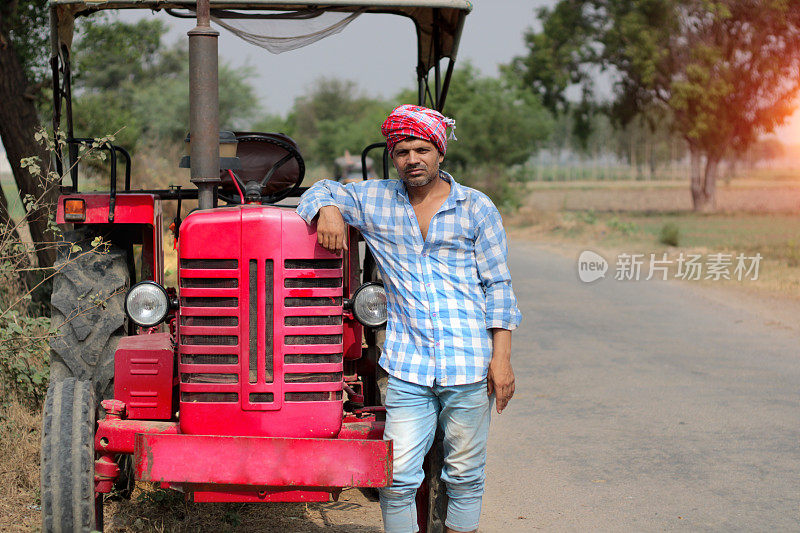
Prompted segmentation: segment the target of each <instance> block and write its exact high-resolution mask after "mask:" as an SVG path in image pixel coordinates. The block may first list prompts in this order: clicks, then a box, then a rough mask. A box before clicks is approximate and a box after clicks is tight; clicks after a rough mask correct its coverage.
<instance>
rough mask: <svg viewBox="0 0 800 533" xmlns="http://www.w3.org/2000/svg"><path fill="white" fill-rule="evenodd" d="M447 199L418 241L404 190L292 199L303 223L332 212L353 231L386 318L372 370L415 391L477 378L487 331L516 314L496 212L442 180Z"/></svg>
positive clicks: (390, 187)
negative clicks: (373, 267)
mask: <svg viewBox="0 0 800 533" xmlns="http://www.w3.org/2000/svg"><path fill="white" fill-rule="evenodd" d="M442 177H443V178H444V179H446V180H449V182H450V184H451V187H450V195H449V196H448V197H447V199H446V200H445V201H444V204H442V206H441V207H440V208H439V210H438V211H437V212H436V214H434V215H433V218H432V219H431V222H430V225H429V227H428V235H427V239H426V240H424V241H423V239H422V233H421V232H420V229H419V225H418V223H417V218H416V215H415V213H414V208H413V207H412V206H411V203H410V202H409V199H408V193H407V192H406V188H405V184H404V183H403V182H402V181H400V180H369V181H361V182H355V183H348V184H347V185H342V184H340V183H337V182H335V181H330V180H322V181H319V182H317V183H315V184H314V185H313V186H312V187H311V188H310V189H309V190H308V191H307V192H306V193H305V194H303V197H302V199H301V200H300V205H299V206H298V207H297V213H298V214H299V215H300V216H301V217H303V219H304V220H305V221H306V222H308V223H311V221H312V220H313V219H314V217H315V216H316V215H317V212H318V211H319V209H320V208H321V207H323V206H326V205H335V206H337V207H338V208H339V210H340V211H341V213H342V217H343V218H344V220H345V222H347V223H348V224H350V225H351V226H353V227H355V228H357V229H358V230H359V231H361V234H362V235H363V236H364V240H365V241H366V243H367V245H368V246H369V247H370V250H372V253H373V255H374V256H375V259H376V261H377V263H378V267H379V269H380V271H381V275H382V276H383V280H384V285H385V287H386V297H387V300H388V302H387V306H388V311H389V320H388V322H387V324H386V342H385V344H384V346H383V352H382V355H381V358H380V361H379V364H380V365H381V366H382V367H383V368H385V369H386V371H387V372H388V373H389V374H390V375H392V376H395V377H397V378H400V379H402V380H404V381H410V382H412V383H416V384H419V385H427V386H432V385H433V384H434V383H436V384H439V385H465V384H468V383H475V382H478V381H481V380H482V379H484V378H485V377H486V373H487V370H488V367H489V361H490V360H491V358H492V335H491V332H490V331H489V330H490V329H491V328H502V329H508V330H513V329H515V328H516V327H517V325H519V323H520V321H521V319H522V314H521V313H520V311H519V309H518V308H517V300H516V298H515V297H514V292H513V290H512V288H511V274H510V273H509V271H508V266H507V264H506V256H507V254H508V250H507V247H506V234H505V230H504V229H503V224H502V220H501V218H500V213H499V212H498V211H497V208H496V207H495V206H494V204H493V203H492V201H491V200H490V199H489V198H488V197H487V196H486V195H485V194H483V193H481V192H479V191H476V190H475V189H471V188H469V187H465V186H463V185H459V184H458V183H456V181H455V180H454V179H452V177H451V176H450V175H449V174H447V173H444V172H443V173H442Z"/></svg>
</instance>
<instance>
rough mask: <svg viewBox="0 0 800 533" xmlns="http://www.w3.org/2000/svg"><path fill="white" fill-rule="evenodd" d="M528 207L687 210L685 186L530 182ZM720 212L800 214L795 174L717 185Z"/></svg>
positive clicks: (798, 179)
mask: <svg viewBox="0 0 800 533" xmlns="http://www.w3.org/2000/svg"><path fill="white" fill-rule="evenodd" d="M527 187H528V191H529V192H530V195H529V199H528V201H527V202H526V204H527V205H529V206H530V207H532V208H534V209H542V210H547V211H558V210H569V211H572V210H589V209H593V210H595V211H639V212H641V211H661V212H670V211H690V210H691V209H692V196H691V192H690V190H689V183H688V180H687V181H658V182H646V181H640V182H630V181H616V182H591V181H572V182H560V183H556V182H549V183H542V182H532V183H528V184H527ZM717 209H718V211H720V212H737V213H740V212H748V213H797V212H800V174H799V175H798V176H797V177H796V178H795V180H794V181H790V180H787V179H783V180H777V181H768V180H760V179H747V180H735V181H731V182H730V183H729V184H726V183H725V182H721V183H719V184H718V185H717Z"/></svg>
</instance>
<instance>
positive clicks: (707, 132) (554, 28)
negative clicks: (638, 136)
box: [511, 0, 800, 210]
mask: <svg viewBox="0 0 800 533" xmlns="http://www.w3.org/2000/svg"><path fill="white" fill-rule="evenodd" d="M539 16H540V18H541V19H542V22H543V29H542V31H541V32H538V33H537V32H533V31H531V32H528V33H527V35H526V41H527V44H528V47H529V49H530V52H529V53H528V55H527V56H525V57H520V58H516V59H515V60H514V61H513V63H512V66H511V70H512V71H513V72H515V73H516V74H518V75H519V76H520V77H521V78H522V79H523V80H524V81H525V82H526V84H527V85H528V87H530V88H531V89H532V90H533V91H534V92H537V93H538V94H541V95H543V97H544V98H545V102H546V103H548V104H549V105H551V106H553V107H555V106H559V105H565V102H567V99H566V96H565V95H566V91H567V89H568V88H569V87H570V86H571V85H578V86H580V87H581V88H582V97H583V103H584V104H595V105H598V104H601V103H602V102H599V101H598V99H597V98H596V97H595V96H594V94H595V91H594V90H593V83H594V78H595V75H596V72H597V70H598V69H601V70H605V71H607V72H612V73H613V74H614V75H615V76H616V78H617V82H616V84H615V94H614V98H613V101H612V102H611V104H610V106H608V110H609V112H610V114H611V115H612V116H613V117H615V118H616V119H617V120H618V121H620V122H621V123H623V124H624V123H627V122H628V121H630V120H631V119H632V118H633V117H634V116H637V115H639V114H641V113H642V112H644V111H647V110H652V109H653V108H661V109H663V110H664V112H665V113H667V116H668V118H669V120H670V123H671V125H672V127H673V128H674V129H675V130H676V132H678V133H679V134H680V135H681V136H682V137H683V139H684V140H685V141H686V143H687V145H688V147H689V152H690V155H691V158H692V171H691V189H692V198H693V201H694V206H695V209H697V210H704V209H709V208H713V207H714V201H715V191H716V177H717V169H718V166H719V162H720V160H721V158H722V157H723V155H724V154H725V153H726V151H727V150H729V149H730V148H734V149H736V150H739V151H743V150H745V149H746V148H747V147H748V146H749V145H750V144H751V143H752V142H753V141H754V140H755V139H757V138H758V136H759V134H761V133H764V132H771V131H773V129H774V128H775V127H776V126H777V125H780V124H781V123H782V122H783V121H784V120H785V118H786V117H787V116H788V115H790V114H791V112H792V111H793V109H792V106H791V103H792V101H793V100H794V98H795V96H796V95H797V94H798V92H799V91H800V76H798V74H797V73H798V71H799V70H800V11H798V10H797V9H796V8H794V7H792V2H790V1H789V0H561V1H559V2H558V4H557V5H556V6H555V7H554V8H553V9H544V10H541V11H540V12H539Z"/></svg>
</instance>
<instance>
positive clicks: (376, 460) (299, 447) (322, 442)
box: [95, 404, 392, 501]
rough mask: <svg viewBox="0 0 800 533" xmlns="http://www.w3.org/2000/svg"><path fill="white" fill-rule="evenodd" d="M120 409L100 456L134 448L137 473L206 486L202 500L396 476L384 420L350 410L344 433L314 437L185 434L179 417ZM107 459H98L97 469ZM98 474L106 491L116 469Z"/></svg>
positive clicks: (101, 433)
mask: <svg viewBox="0 0 800 533" xmlns="http://www.w3.org/2000/svg"><path fill="white" fill-rule="evenodd" d="M104 405H105V404H104ZM112 411H117V409H112ZM117 412H118V411H117ZM117 412H113V413H111V412H110V413H109V415H110V416H109V417H107V418H105V419H103V420H101V421H100V422H99V423H98V428H97V433H96V436H95V450H96V451H97V452H98V454H99V455H100V456H101V459H102V458H103V457H105V458H106V459H105V462H108V461H107V458H109V457H113V456H114V455H116V454H121V453H123V454H133V462H134V474H135V478H136V480H137V481H149V482H158V483H161V484H162V486H169V487H173V488H180V489H182V490H184V491H186V492H194V493H195V494H196V495H197V496H199V495H200V494H205V495H206V497H205V501H232V500H231V499H229V498H227V497H226V498H225V499H223V500H213V499H209V498H212V496H211V495H212V494H213V493H219V494H220V495H222V494H227V495H228V496H233V495H235V494H240V495H242V496H241V497H235V498H234V499H233V501H258V499H259V496H258V495H261V496H260V499H261V500H262V501H263V500H264V495H265V494H269V495H274V496H275V498H266V499H267V501H270V500H272V501H309V499H302V500H293V499H292V498H295V497H298V498H300V497H303V496H302V494H303V493H304V491H305V494H306V496H307V497H309V498H310V499H311V500H313V499H317V500H319V499H323V497H324V500H325V501H326V500H327V498H328V496H329V495H330V494H334V495H335V494H336V493H337V492H338V490H340V489H341V488H344V487H384V486H387V485H389V484H391V480H392V442H391V441H384V440H383V439H382V435H383V422H379V421H375V420H374V419H373V420H363V419H361V420H354V419H352V418H351V419H348V418H346V419H345V422H344V424H343V425H342V430H341V432H340V434H339V438H332V439H309V438H286V437H240V436H229V435H187V434H181V433H179V432H178V431H179V429H178V424H177V423H175V422H157V421H144V420H125V419H120V418H117V417H116V416H117ZM107 466H108V465H105V464H100V463H97V468H98V469H100V467H103V468H104V469H106V467H107ZM96 474H100V472H96ZM101 477H102V480H103V481H105V483H104V484H99V485H97V486H96V488H97V490H98V492H107V491H108V489H110V486H111V482H112V481H113V479H112V478H113V477H116V476H115V473H112V472H109V473H107V474H104V475H103V476H101ZM98 481H101V479H98ZM101 487H103V488H101ZM247 494H249V495H250V496H252V499H251V498H250V497H245V496H244V495H247ZM292 494H293V495H292ZM314 494H316V495H317V496H318V497H319V498H317V497H313V498H311V496H312V495H314ZM281 495H282V496H281ZM287 499H288V500H287ZM196 500H197V501H200V500H199V499H197V498H196Z"/></svg>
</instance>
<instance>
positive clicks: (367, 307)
mask: <svg viewBox="0 0 800 533" xmlns="http://www.w3.org/2000/svg"><path fill="white" fill-rule="evenodd" d="M352 306H353V315H355V317H356V320H358V321H359V322H361V323H362V324H364V325H365V326H370V327H373V328H377V327H379V326H382V325H384V324H386V318H387V317H388V312H387V310H386V290H385V289H384V288H383V284H382V283H378V282H375V281H371V282H369V283H365V284H364V285H362V286H361V287H359V288H358V290H356V292H355V294H353V300H352Z"/></svg>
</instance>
